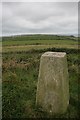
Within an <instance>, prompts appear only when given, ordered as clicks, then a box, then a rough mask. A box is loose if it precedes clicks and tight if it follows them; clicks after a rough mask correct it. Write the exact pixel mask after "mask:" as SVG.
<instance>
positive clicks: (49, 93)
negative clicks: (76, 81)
mask: <svg viewBox="0 0 80 120" xmlns="http://www.w3.org/2000/svg"><path fill="white" fill-rule="evenodd" d="M36 104H37V105H39V106H41V107H42V108H43V110H44V111H47V112H49V113H51V114H62V113H64V112H66V110H67V107H68V104H69V79H68V69H67V59H66V53H64V52H46V53H44V54H43V55H42V56H41V61H40V70H39V78H38V84H37V94H36Z"/></svg>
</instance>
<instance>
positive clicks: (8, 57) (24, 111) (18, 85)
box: [2, 35, 80, 118]
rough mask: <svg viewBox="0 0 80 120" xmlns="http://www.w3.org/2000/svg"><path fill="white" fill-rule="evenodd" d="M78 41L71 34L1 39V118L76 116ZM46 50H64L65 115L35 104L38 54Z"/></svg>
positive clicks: (77, 111) (77, 101)
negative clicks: (67, 80)
mask: <svg viewBox="0 0 80 120" xmlns="http://www.w3.org/2000/svg"><path fill="white" fill-rule="evenodd" d="M77 43H78V41H77V38H75V37H73V36H49V35H46V36H45V35H43V36H42V35H33V36H30V35H29V36H17V37H5V38H3V42H2V44H3V49H2V52H3V54H2V60H3V64H2V73H3V74H2V83H3V84H2V92H3V98H2V102H3V103H2V108H3V109H2V111H3V118H44V117H45V118H46V117H51V118H52V117H53V118H79V99H78V92H79V84H78V83H79V81H78V77H79V75H80V74H79V72H78V65H79V63H80V62H79V55H78V51H80V50H77V48H78V44H77ZM46 51H63V52H66V53H67V61H68V72H69V86H70V88H69V91H70V103H69V107H68V109H67V111H66V113H65V114H63V115H58V116H52V115H49V114H47V113H45V112H43V111H42V109H41V108H40V107H38V106H36V104H35V100H36V89H37V82H38V74H39V65H40V57H41V55H42V54H43V53H44V52H46Z"/></svg>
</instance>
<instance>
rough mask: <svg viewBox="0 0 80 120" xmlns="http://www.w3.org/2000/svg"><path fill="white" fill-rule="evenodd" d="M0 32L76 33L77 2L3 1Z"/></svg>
mask: <svg viewBox="0 0 80 120" xmlns="http://www.w3.org/2000/svg"><path fill="white" fill-rule="evenodd" d="M2 34H3V35H17V34H61V35H76V34H78V3H77V2H3V3H2Z"/></svg>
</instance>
